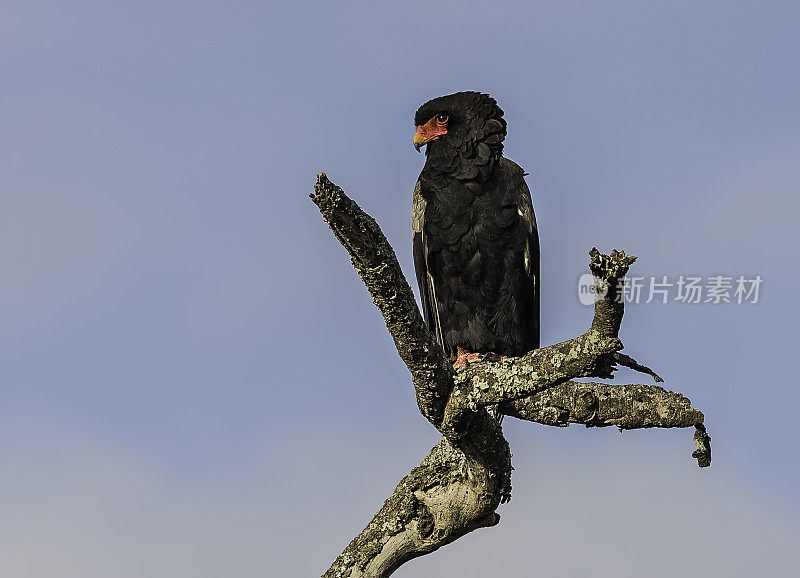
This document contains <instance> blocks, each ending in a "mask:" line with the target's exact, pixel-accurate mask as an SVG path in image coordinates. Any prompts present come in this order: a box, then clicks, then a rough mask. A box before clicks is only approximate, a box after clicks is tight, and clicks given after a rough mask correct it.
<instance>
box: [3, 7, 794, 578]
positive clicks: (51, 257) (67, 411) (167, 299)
mask: <svg viewBox="0 0 800 578" xmlns="http://www.w3.org/2000/svg"><path fill="white" fill-rule="evenodd" d="M798 29H800V16H799V15H798V7H797V3H794V2H732V1H727V2H710V3H709V2H702V3H701V2H672V3H662V2H659V3H652V2H623V1H618V2H599V1H595V2H573V1H566V2H565V1H559V2H491V3H489V2H455V1H451V2H436V1H427V2H409V1H406V2H392V3H382V2H367V1H364V2H327V3H323V2H318V3H309V2H300V1H291V2H289V1H270V2H263V1H255V0H254V1H247V2H244V1H233V2H208V1H200V2H183V1H171V2H153V1H142V2H101V1H98V0H94V1H90V0H75V1H74V2H69V3H67V2H56V1H37V0H25V1H17V0H6V1H4V2H2V3H1V4H0V79H2V80H1V81H0V167H1V168H2V170H0V263H2V282H0V574H2V575H3V576H9V577H11V576H13V577H15V578H23V577H24V578H52V577H55V576H57V577H59V578H72V577H75V578H78V577H80V578H108V577H110V576H113V577H115V578H117V577H119V578H126V577H131V578H133V577H136V578H140V577H143V576H169V577H171V578H182V577H186V578H189V577H191V578H206V577H208V578H211V577H219V576H237V577H244V576H253V577H255V576H282V577H283V576H285V577H292V576H315V575H319V574H321V573H322V572H323V571H324V570H325V569H326V568H327V567H328V565H329V564H330V562H331V561H332V560H333V558H334V557H335V556H336V555H337V554H338V553H339V552H340V551H341V549H342V548H343V547H344V546H345V545H346V544H347V542H348V541H349V540H350V539H351V538H352V537H353V536H354V535H355V534H356V533H357V532H358V531H360V529H361V528H362V527H363V526H364V525H365V524H366V523H367V522H368V520H369V518H370V517H371V516H372V514H373V513H374V511H375V510H376V509H377V508H378V507H379V505H380V504H381V503H382V501H383V500H384V499H385V497H386V496H388V495H389V492H391V490H392V489H393V488H394V485H395V484H396V482H397V481H398V480H399V479H400V478H401V477H402V476H403V475H405V473H407V472H408V470H409V469H410V468H411V467H413V466H414V465H416V464H417V463H418V461H419V459H420V458H421V457H422V456H423V455H425V453H426V452H427V451H428V449H429V448H430V446H431V445H433V444H434V443H435V442H436V440H437V435H436V432H435V431H434V429H433V428H432V427H431V426H430V425H429V424H428V423H427V422H426V421H425V420H424V419H423V418H422V417H421V416H420V415H419V413H418V411H417V409H416V405H415V402H414V397H413V392H412V389H411V384H410V380H409V376H408V374H407V371H406V369H405V367H404V366H403V365H402V363H401V362H400V360H399V358H398V357H397V355H396V353H395V351H394V348H393V345H392V342H391V339H390V338H389V336H388V335H387V333H386V331H385V329H384V327H383V322H382V320H381V318H380V316H379V315H378V313H377V311H376V310H375V308H374V306H373V305H372V303H371V300H370V299H369V296H368V295H367V293H366V291H365V290H364V288H363V286H362V285H361V282H360V281H359V280H358V278H357V276H356V274H355V272H354V271H353V270H352V268H351V266H350V264H349V260H348V259H347V256H346V254H345V252H344V250H343V249H342V248H341V247H340V246H339V245H338V243H336V242H335V240H334V239H333V237H332V235H331V234H330V232H329V230H328V229H327V227H326V226H325V224H324V223H323V222H322V220H321V218H320V216H319V214H318V212H317V209H316V207H315V206H314V205H313V203H311V201H310V200H309V199H308V193H309V192H310V191H311V190H312V187H313V184H314V181H315V174H316V173H317V172H319V171H325V172H327V174H328V176H329V177H330V178H331V179H332V180H333V181H334V182H336V183H337V184H339V185H341V186H342V187H344V188H345V190H346V191H347V192H348V194H349V195H350V196H351V197H352V198H354V199H356V200H357V201H358V202H359V203H360V204H361V206H362V207H364V208H365V209H366V210H367V211H368V212H370V213H371V214H372V215H373V216H375V217H376V219H377V220H378V222H379V223H380V224H381V226H382V228H383V230H384V232H385V233H386V235H387V236H388V237H389V239H390V241H391V242H392V243H393V245H394V246H395V248H396V250H397V252H398V257H399V258H400V261H401V264H402V266H403V268H404V270H405V272H406V274H407V276H408V277H409V278H410V279H413V265H412V262H411V257H410V244H411V242H410V241H411V240H410V210H411V207H410V201H411V190H412V188H413V185H414V182H415V180H416V177H417V175H418V173H419V171H420V169H421V167H422V164H423V158H424V157H422V156H421V155H419V154H417V153H416V152H415V151H414V149H413V148H412V146H411V137H412V135H413V131H414V127H413V122H412V119H413V114H414V111H415V110H416V109H417V107H418V106H419V105H420V104H422V103H423V102H425V101H426V100H428V99H430V98H432V97H435V96H439V95H442V94H447V93H450V92H455V91H457V90H480V91H483V92H489V93H491V94H492V95H493V96H495V97H496V98H497V100H498V102H499V103H500V105H501V106H502V107H503V109H504V110H505V113H506V119H507V120H508V124H509V134H508V138H507V141H506V155H507V156H508V157H509V158H511V159H513V160H514V161H516V162H517V163H519V164H520V165H521V166H523V167H524V168H525V169H526V170H527V171H528V172H529V173H530V175H529V176H528V177H527V180H528V184H529V185H530V187H531V189H532V190H533V196H534V205H535V208H536V213H537V217H538V220H539V229H540V236H541V244H542V251H543V257H542V275H543V300H542V303H543V312H542V316H543V330H542V333H543V335H542V338H543V342H544V343H545V344H550V343H554V342H556V341H560V340H562V339H567V338H570V337H572V336H574V335H576V334H577V333H579V332H581V331H583V329H584V328H585V327H586V326H587V324H588V322H589V321H590V316H591V310H590V309H589V308H586V307H584V306H582V305H581V304H580V302H579V300H578V297H577V288H576V287H577V280H578V278H579V276H580V275H581V274H582V273H584V272H585V271H586V264H587V261H588V258H587V251H588V250H589V249H590V248H591V247H592V246H595V245H596V246H597V247H598V248H600V249H602V250H604V251H608V250H610V249H612V248H619V249H625V250H627V251H629V252H631V253H633V254H635V255H638V256H639V257H640V260H639V262H638V263H637V264H636V265H635V266H634V268H633V269H632V271H631V275H641V276H651V275H654V276H658V277H660V276H662V275H667V276H669V277H670V278H671V279H673V280H674V279H676V278H678V277H679V276H680V275H684V276H689V275H694V276H700V277H703V278H706V277H709V276H714V275H723V276H731V277H738V276H739V275H744V276H746V277H748V278H752V277H755V276H756V275H760V276H761V277H762V279H763V285H762V286H761V291H760V298H759V302H758V303H757V304H741V305H739V304H735V303H732V304H719V305H714V304H711V303H708V304H703V303H701V304H685V303H680V302H675V301H672V300H671V302H670V303H668V304H666V305H663V304H661V303H656V302H653V303H649V304H645V303H640V304H638V305H631V306H630V307H629V308H628V309H627V312H626V317H625V321H624V323H623V330H622V338H623V341H624V343H625V345H626V348H625V352H626V353H628V354H630V355H633V356H635V357H637V359H639V360H640V361H641V362H643V363H646V364H648V365H651V366H653V367H654V368H655V369H656V370H657V371H658V372H659V373H660V374H661V375H662V376H664V377H665V379H666V382H667V386H668V387H669V388H670V389H676V390H679V391H681V392H683V393H684V394H686V395H687V396H689V397H690V398H691V400H692V401H693V402H694V405H695V406H696V407H699V408H700V409H702V410H703V411H704V412H705V414H706V424H707V426H708V428H709V432H710V434H711V436H712V437H713V440H714V444H713V447H714V451H715V453H714V463H713V465H712V467H711V468H710V469H707V470H700V469H698V468H697V466H696V464H695V461H694V460H692V459H691V458H690V453H691V450H692V449H693V446H692V444H691V435H692V432H691V431H689V430H650V431H633V432H626V433H624V434H622V435H620V434H619V433H618V432H617V431H616V430H610V429H609V430H594V429H589V430H587V429H584V428H578V427H571V428H568V429H553V428H545V427H543V426H538V425H535V424H529V423H520V422H514V421H513V420H507V422H506V424H507V425H506V434H507V436H508V438H509V440H510V442H511V444H512V448H513V450H514V459H515V466H516V468H517V469H516V472H515V476H514V480H513V482H514V493H513V499H512V501H511V503H510V504H508V505H505V506H503V507H501V508H500V510H499V513H500V514H501V516H502V521H501V524H500V525H499V526H498V527H496V528H493V529H489V530H481V531H478V532H475V533H473V534H472V535H470V536H468V537H466V538H465V539H462V540H459V541H458V542H457V543H455V544H453V545H450V546H448V547H446V548H445V549H443V550H441V551H439V552H438V553H436V554H434V555H432V556H428V557H425V558H423V559H420V560H416V561H414V562H411V563H410V564H408V565H407V566H406V567H404V568H402V569H401V570H400V571H398V573H397V576H399V577H403V578H406V577H411V576H434V575H459V576H464V577H467V576H485V575H486V574H487V572H496V571H497V568H498V567H500V568H503V569H507V570H508V575H512V573H513V574H520V573H523V574H524V575H532V574H536V575H540V574H541V575H552V574H555V573H558V574H559V575H561V576H579V575H587V574H588V573H591V575H593V576H601V577H605V576H614V577H627V576H648V577H662V576H664V577H666V576H674V575H676V574H678V573H685V570H686V568H687V567H691V569H692V573H693V574H698V575H702V574H705V575H708V576H733V577H738V576H748V577H750V576H753V575H755V574H758V575H765V574H768V573H773V574H776V575H784V574H785V573H786V570H787V569H789V568H796V556H795V551H796V546H797V544H798V543H799V540H800V531H799V530H798V525H797V520H798V519H799V517H800V494H799V493H798V489H797V488H798V484H799V483H800V479H799V478H800V475H799V474H800V464H798V460H797V454H798V452H797V447H798V445H800V435H798V427H797V417H796V413H797V407H798V402H799V401H800V399H798V398H799V397H800V396H798V394H797V384H796V380H795V378H794V377H795V376H794V373H795V372H794V371H793V370H792V367H793V366H792V363H794V361H796V360H797V355H798V354H797V351H798V338H797V335H798V322H800V319H798V317H799V316H798V306H797V303H798V287H800V271H798V267H797V260H798V259H797V258H798V240H797V235H796V233H795V228H796V220H797V215H798V214H800V202H799V201H798V183H799V182H800V162H798V159H800V104H799V103H800V99H799V98H798V86H800V82H799V81H800V73H799V72H798V70H799V68H798V62H800V41H799V40H798V34H797V30H798ZM644 377H645V376H641V375H637V374H633V373H632V372H629V371H627V370H623V371H620V372H619V375H618V379H619V380H620V381H623V382H633V383H639V382H643V380H644ZM687 564H690V566H687Z"/></svg>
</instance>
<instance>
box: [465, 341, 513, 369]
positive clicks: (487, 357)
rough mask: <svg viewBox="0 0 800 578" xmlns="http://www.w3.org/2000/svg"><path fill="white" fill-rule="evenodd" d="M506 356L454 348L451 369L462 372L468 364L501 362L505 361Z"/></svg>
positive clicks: (491, 352)
mask: <svg viewBox="0 0 800 578" xmlns="http://www.w3.org/2000/svg"><path fill="white" fill-rule="evenodd" d="M506 357H508V356H507V355H500V354H499V353H494V352H493V351H490V352H489V353H473V352H471V351H467V350H466V349H464V348H463V347H461V346H458V347H457V348H456V356H455V359H454V360H453V369H455V370H456V371H462V370H464V369H466V368H467V367H468V366H469V364H470V363H478V362H480V361H501V360H503V359H506Z"/></svg>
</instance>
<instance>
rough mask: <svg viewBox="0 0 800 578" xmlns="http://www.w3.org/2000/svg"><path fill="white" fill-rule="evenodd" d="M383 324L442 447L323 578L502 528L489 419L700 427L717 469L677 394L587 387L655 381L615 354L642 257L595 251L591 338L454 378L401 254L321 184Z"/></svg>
mask: <svg viewBox="0 0 800 578" xmlns="http://www.w3.org/2000/svg"><path fill="white" fill-rule="evenodd" d="M311 198H312V200H313V201H314V203H316V204H317V206H318V207H319V210H320V212H321V213H322V215H323V218H324V219H325V221H327V223H328V225H329V226H330V228H331V230H332V231H333V234H334V235H335V236H336V238H337V239H338V240H339V242H340V243H341V244H342V245H343V246H344V247H345V249H347V251H348V253H349V254H350V257H351V260H352V263H353V266H354V267H355V269H356V271H357V272H358V274H359V275H360V277H361V279H362V281H363V282H364V284H365V285H366V287H367V289H368V290H369V292H370V294H371V295H372V298H373V301H374V303H375V305H376V306H377V307H378V309H379V310H380V312H381V314H382V315H383V317H384V319H385V321H386V327H387V329H388V331H389V333H390V334H391V336H392V338H393V339H394V343H395V346H396V348H397V352H398V353H399V354H400V357H401V358H402V360H403V362H404V363H405V364H406V366H407V367H408V369H409V371H410V372H411V380H412V383H413V386H414V391H415V394H416V399H417V405H418V407H419V410H420V412H421V413H422V415H424V416H425V418H426V419H428V421H429V422H430V423H431V424H432V425H433V426H434V427H435V428H436V429H437V430H438V431H439V432H440V433H441V434H442V440H441V441H440V442H439V443H438V444H437V445H436V446H435V447H434V448H433V449H432V450H431V451H430V453H429V454H428V455H427V456H426V457H425V458H424V459H423V460H422V462H421V463H420V465H419V466H417V467H416V468H414V469H413V470H411V472H410V473H409V474H408V475H407V476H406V477H405V478H403V479H402V480H401V481H400V483H399V484H398V485H397V487H396V488H395V490H394V492H392V495H391V496H389V498H388V499H387V500H386V502H384V504H383V506H382V507H381V508H380V510H379V511H378V512H377V514H375V516H374V517H373V519H372V521H371V522H370V523H369V524H368V525H367V527H366V528H364V530H363V531H362V532H361V533H360V534H359V535H358V536H356V537H355V538H354V539H353V540H352V541H351V542H350V544H349V545H348V546H347V548H345V550H344V551H343V552H342V553H341V554H340V555H339V556H338V557H337V558H336V560H335V561H334V562H333V565H332V566H331V567H330V568H329V569H328V571H327V572H326V573H325V574H324V577H326V578H333V577H337V578H345V577H353V578H355V577H370V578H383V577H386V576H389V575H390V574H391V573H392V572H394V571H395V570H396V569H397V568H398V567H400V566H401V565H402V564H404V563H405V562H407V561H409V560H411V559H413V558H416V557H418V556H422V555H424V554H428V553H430V552H433V551H435V550H437V549H438V548H440V547H442V546H444V545H446V544H448V543H450V542H452V541H454V540H456V539H458V538H459V537H461V536H463V535H464V534H467V533H469V532H472V531H473V530H476V529H478V528H484V527H489V526H494V525H496V524H497V523H498V522H499V520H500V516H499V515H498V514H497V513H496V511H495V510H496V509H497V507H498V506H499V505H500V504H501V503H503V502H506V501H508V500H509V499H510V496H511V469H512V468H511V452H510V449H509V446H508V442H507V441H506V439H505V438H504V437H503V431H502V427H501V425H500V423H498V421H497V420H496V419H494V418H493V417H492V415H491V414H490V412H489V411H487V408H495V409H493V410H492V411H493V412H498V411H499V413H501V414H504V415H508V416H512V417H516V418H519V419H524V420H529V421H535V422H538V423H542V424H546V425H555V426H566V425H569V424H570V423H582V424H584V425H586V426H597V427H603V426H610V425H615V426H617V427H619V428H621V429H633V428H648V427H670V428H672V427H695V430H696V431H695V436H694V440H695V443H696V445H697V447H698V449H697V451H695V452H694V454H692V455H693V456H694V457H695V458H697V460H698V464H699V465H700V466H701V467H704V466H707V465H709V464H710V462H711V449H710V438H709V437H708V435H707V433H706V431H705V428H704V426H703V414H702V412H700V411H699V410H697V409H694V408H692V407H691V403H690V402H689V400H688V399H686V398H685V397H683V396H682V395H681V394H679V393H673V392H671V391H667V390H666V389H663V388H661V387H658V386H652V385H608V384H600V383H580V382H575V381H571V380H573V379H575V378H585V377H589V378H591V377H594V378H611V377H612V376H613V371H614V370H615V369H616V367H617V365H624V366H626V367H630V368H632V369H635V370H637V371H642V372H643V373H648V374H650V375H652V376H653V378H654V379H655V380H656V381H661V378H659V377H658V376H657V375H656V374H655V373H654V372H653V371H652V370H650V369H649V368H647V367H645V366H643V365H640V364H638V363H637V362H636V361H635V360H634V359H633V358H631V357H629V356H627V355H623V354H621V353H619V351H620V350H621V349H622V342H621V341H620V340H619V337H618V333H619V328H620V324H621V323H622V316H623V313H624V304H623V300H622V299H618V298H617V291H618V290H619V287H620V285H619V283H618V281H620V280H621V279H623V278H624V276H625V273H626V272H627V271H628V268H629V266H630V265H631V264H632V263H633V262H634V261H635V260H636V258H635V257H633V256H630V255H626V254H625V253H624V252H622V251H612V252H611V254H609V255H604V254H601V253H600V252H598V251H597V250H596V249H592V251H591V252H590V263H589V268H590V270H591V271H592V274H593V275H594V278H595V285H596V286H597V288H598V290H599V293H598V294H599V295H603V297H602V298H599V299H598V300H597V302H596V303H595V308H594V316H593V319H592V323H591V325H590V327H589V329H588V330H587V331H586V332H585V333H583V334H581V335H579V336H577V337H575V338H573V339H570V340H568V341H564V342H561V343H557V344H555V345H551V346H549V347H542V348H540V349H536V350H534V351H531V352H530V353H528V354H526V355H525V356H523V357H519V358H509V359H505V360H503V361H500V362H491V363H490V362H483V363H477V364H473V365H470V366H469V367H468V368H467V369H466V370H465V371H463V372H460V373H458V374H456V373H455V372H454V371H453V369H452V366H451V365H450V362H449V360H448V359H447V358H446V356H445V355H444V352H443V351H442V348H441V347H440V346H439V344H438V343H437V342H436V340H435V339H434V337H433V336H432V335H431V333H430V332H429V331H428V329H427V327H426V326H425V323H424V321H423V319H422V316H421V315H420V312H419V309H418V308H417V304H416V301H415V300H414V294H413V292H412V291H411V287H409V285H408V282H407V281H406V279H405V277H404V276H403V273H402V271H401V269H400V265H399V263H398V262H397V257H396V256H395V253H394V250H393V249H392V247H391V246H390V245H389V243H388V241H387V240H386V238H385V237H384V235H383V233H382V232H381V230H380V227H378V224H377V223H376V222H375V220H374V219H373V218H372V217H370V216H369V215H367V214H366V213H365V212H364V211H362V210H361V208H360V207H359V206H358V205H357V204H356V203H355V202H354V201H352V200H351V199H350V198H348V197H347V196H346V195H345V194H344V192H343V191H342V189H340V188H339V187H337V186H336V185H334V184H333V183H332V182H330V181H329V180H328V178H327V177H326V176H325V174H324V173H321V174H319V175H318V176H317V184H316V185H315V187H314V193H313V194H312V195H311Z"/></svg>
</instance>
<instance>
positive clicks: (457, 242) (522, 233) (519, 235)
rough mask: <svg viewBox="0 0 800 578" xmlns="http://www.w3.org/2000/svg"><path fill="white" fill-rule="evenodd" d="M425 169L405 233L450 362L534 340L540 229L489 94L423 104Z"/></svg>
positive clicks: (512, 349) (431, 324) (513, 349)
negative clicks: (506, 152) (508, 155)
mask: <svg viewBox="0 0 800 578" xmlns="http://www.w3.org/2000/svg"><path fill="white" fill-rule="evenodd" d="M414 124H415V125H416V134H415V135H414V140H413V143H414V147H415V148H416V149H417V150H420V147H422V146H423V145H424V146H425V155H426V159H425V166H424V167H423V169H422V173H421V174H420V176H419V180H418V181H417V184H416V187H415V188H414V197H413V211H412V230H413V252H414V267H415V269H416V273H417V282H418V284H419V291H420V296H421V299H422V310H423V313H424V316H425V322H426V324H427V326H428V328H429V329H430V331H431V332H432V333H433V334H434V335H435V336H436V339H437V340H438V342H439V343H440V344H441V346H442V348H443V349H444V351H445V353H446V354H447V355H448V356H450V360H451V362H453V366H454V367H455V368H456V369H457V370H458V369H464V368H466V367H467V365H468V364H469V363H472V362H475V361H482V360H498V359H502V358H503V357H506V356H520V355H523V354H525V353H526V352H528V351H530V350H532V349H536V348H537V347H539V235H538V231H537V229H536V217H535V216H534V213H533V204H532V202H531V194H530V191H529V190H528V187H527V185H526V184H525V179H524V178H523V177H524V176H525V175H526V173H525V172H524V171H523V170H522V169H521V168H520V167H519V166H518V165H517V164H516V163H514V162H513V161H511V160H509V159H507V158H505V157H503V139H505V136H506V121H505V120H504V119H503V111H502V109H501V108H500V107H499V106H498V105H497V102H496V101H495V100H494V99H493V98H492V97H491V96H489V95H488V94H482V93H479V92H457V93H455V94H451V95H448V96H441V97H439V98H434V99H433V100H431V101H429V102H426V103H425V104H423V105H422V106H421V107H420V108H419V110H417V112H416V115H415V116H414Z"/></svg>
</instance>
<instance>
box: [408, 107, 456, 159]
mask: <svg viewBox="0 0 800 578" xmlns="http://www.w3.org/2000/svg"><path fill="white" fill-rule="evenodd" d="M443 134H447V123H441V122H436V117H435V116H434V117H433V118H432V119H430V120H429V121H428V122H426V123H425V124H422V125H420V126H418V127H417V132H416V133H414V140H413V141H412V142H413V143H414V148H415V149H417V152H419V149H420V147H422V145H424V144H425V143H428V142H430V141H432V140H436V139H437V138H439V137H440V136H442V135H443Z"/></svg>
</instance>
